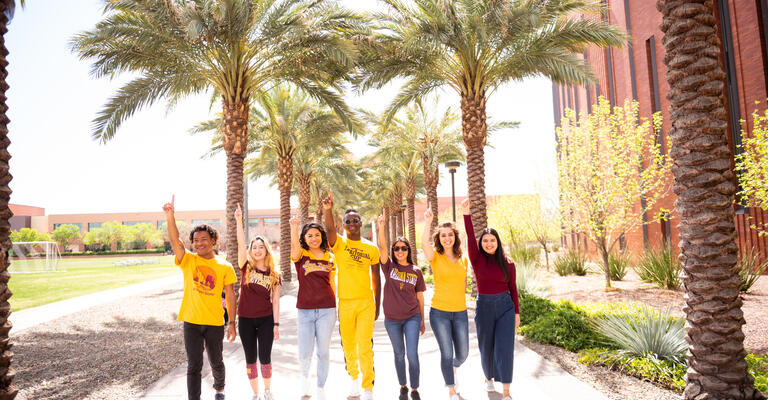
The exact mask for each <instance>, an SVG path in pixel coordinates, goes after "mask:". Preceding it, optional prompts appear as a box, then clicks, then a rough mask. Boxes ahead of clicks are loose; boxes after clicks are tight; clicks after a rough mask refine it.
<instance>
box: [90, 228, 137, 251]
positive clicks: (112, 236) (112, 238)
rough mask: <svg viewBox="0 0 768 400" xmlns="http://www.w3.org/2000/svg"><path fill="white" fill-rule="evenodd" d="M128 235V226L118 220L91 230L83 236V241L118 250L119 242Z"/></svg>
mask: <svg viewBox="0 0 768 400" xmlns="http://www.w3.org/2000/svg"><path fill="white" fill-rule="evenodd" d="M127 235H129V232H128V227H126V226H125V225H123V224H121V223H119V222H117V221H109V222H105V223H103V224H101V226H100V227H98V228H94V229H91V230H89V231H88V232H87V233H86V234H85V236H83V243H85V244H86V245H89V246H94V245H95V246H100V247H105V248H109V249H110V250H117V244H118V243H119V242H120V241H121V240H122V239H123V238H125V237H126V236H127Z"/></svg>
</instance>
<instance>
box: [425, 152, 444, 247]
mask: <svg viewBox="0 0 768 400" xmlns="http://www.w3.org/2000/svg"><path fill="white" fill-rule="evenodd" d="M421 161H422V165H423V170H424V186H426V187H427V205H428V206H429V208H430V209H432V213H434V215H437V214H438V213H439V211H440V210H438V207H437V184H438V183H439V179H440V172H439V171H438V169H437V167H435V169H434V170H433V169H432V168H430V167H429V159H428V157H423V158H422V160H421ZM431 225H432V226H431V227H430V228H429V234H430V235H431V234H432V233H434V232H435V228H437V218H432V224H431Z"/></svg>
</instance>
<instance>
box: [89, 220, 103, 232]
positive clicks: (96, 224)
mask: <svg viewBox="0 0 768 400" xmlns="http://www.w3.org/2000/svg"><path fill="white" fill-rule="evenodd" d="M102 223H103V222H89V223H88V230H89V231H90V230H92V229H96V228H101V224H102Z"/></svg>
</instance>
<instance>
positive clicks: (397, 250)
mask: <svg viewBox="0 0 768 400" xmlns="http://www.w3.org/2000/svg"><path fill="white" fill-rule="evenodd" d="M376 236H377V238H378V244H379V257H380V259H381V270H382V272H383V273H384V327H385V328H387V334H388V335H389V340H390V342H392V350H393V351H394V353H395V370H396V371H397V380H398V382H399V383H400V397H399V400H408V386H407V385H406V383H407V381H406V379H405V378H406V377H405V355H406V352H407V354H408V373H409V375H410V377H411V399H412V400H419V399H421V397H420V395H419V392H418V390H417V389H418V388H419V371H420V369H419V336H420V335H423V334H424V291H425V290H426V289H427V286H426V284H425V283H424V275H423V274H422V273H421V269H419V267H416V266H414V265H413V261H412V258H411V245H410V243H408V240H407V239H405V238H403V237H398V238H397V239H395V242H394V243H393V244H392V249H391V252H390V251H387V239H386V237H387V234H386V232H385V226H384V216H383V215H382V216H380V217H379V220H378V223H377V234H376ZM403 339H405V340H403ZM406 348H407V350H406Z"/></svg>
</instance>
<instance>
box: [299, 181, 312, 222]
mask: <svg viewBox="0 0 768 400" xmlns="http://www.w3.org/2000/svg"><path fill="white" fill-rule="evenodd" d="M296 184H297V186H298V187H299V226H304V224H306V223H307V222H308V221H309V202H310V201H311V200H312V192H311V185H310V177H309V176H306V175H299V176H297V177H296Z"/></svg>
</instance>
